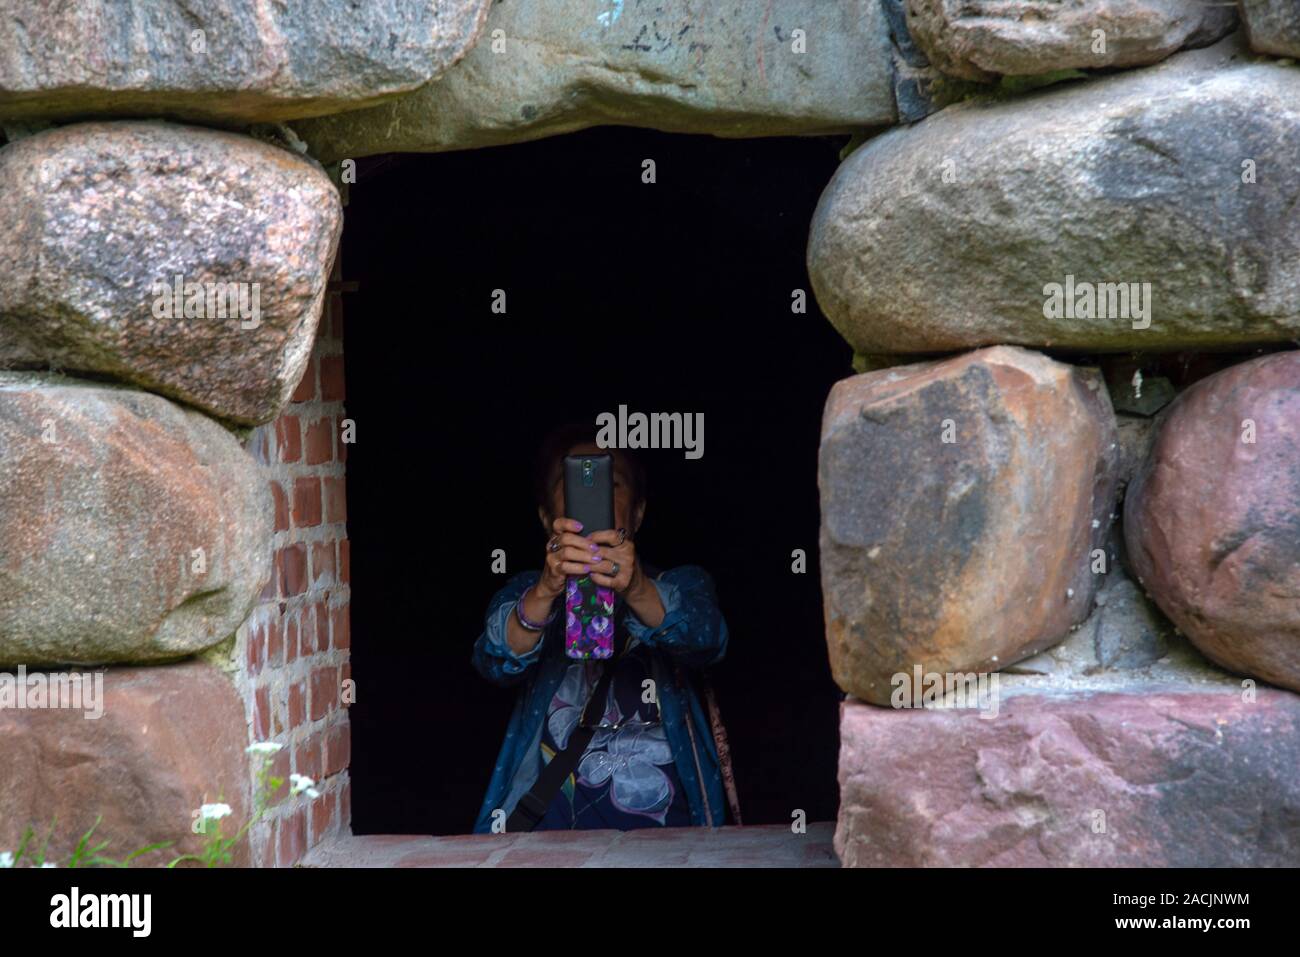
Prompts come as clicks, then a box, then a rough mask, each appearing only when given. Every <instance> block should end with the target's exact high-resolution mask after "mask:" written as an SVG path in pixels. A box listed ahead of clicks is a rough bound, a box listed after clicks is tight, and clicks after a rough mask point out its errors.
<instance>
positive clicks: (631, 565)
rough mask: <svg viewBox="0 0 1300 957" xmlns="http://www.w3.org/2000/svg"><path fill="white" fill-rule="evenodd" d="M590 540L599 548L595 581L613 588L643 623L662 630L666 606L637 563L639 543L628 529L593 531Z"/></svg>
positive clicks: (593, 576)
mask: <svg viewBox="0 0 1300 957" xmlns="http://www.w3.org/2000/svg"><path fill="white" fill-rule="evenodd" d="M590 540H591V541H592V542H594V543H595V544H596V545H597V546H598V549H599V550H598V551H597V552H596V553H595V554H596V556H597V561H596V564H595V565H593V566H592V569H591V580H592V581H594V582H595V583H596V584H597V585H600V586H602V587H604V588H612V589H614V591H616V592H617V593H618V594H620V595H622V596H623V600H624V601H626V602H627V603H628V606H629V607H630V608H631V609H632V611H633V612H634V613H635V614H636V616H637V617H638V618H640V619H641V621H642V622H643V623H644V624H646V625H648V626H649V627H651V628H658V627H659V624H660V623H661V622H662V621H663V619H664V605H663V601H662V599H660V597H659V591H658V589H656V588H655V587H654V585H653V584H651V582H650V579H648V578H646V576H645V574H644V573H643V572H642V571H641V565H640V563H638V562H637V560H636V543H635V542H633V541H632V539H631V537H630V536H629V535H628V534H627V529H623V528H620V529H618V530H617V531H614V530H613V529H604V530H602V531H598V532H592V533H591V538H590Z"/></svg>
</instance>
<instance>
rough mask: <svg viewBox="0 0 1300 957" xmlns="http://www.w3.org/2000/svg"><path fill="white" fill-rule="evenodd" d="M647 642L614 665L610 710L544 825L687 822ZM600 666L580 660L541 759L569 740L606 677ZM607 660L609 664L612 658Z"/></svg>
mask: <svg viewBox="0 0 1300 957" xmlns="http://www.w3.org/2000/svg"><path fill="white" fill-rule="evenodd" d="M646 656H647V649H646V648H645V646H643V645H635V646H634V647H631V648H629V649H628V651H627V653H626V654H624V655H623V657H622V658H620V659H619V660H618V661H617V663H616V664H615V665H613V667H614V668H615V671H614V677H613V679H612V680H611V681H610V687H609V693H608V697H607V698H606V706H605V712H604V715H603V716H602V718H601V724H602V725H607V726H608V727H606V728H599V729H597V730H596V732H595V733H594V734H593V735H592V736H591V741H590V742H588V744H587V747H586V750H584V751H583V754H582V758H581V759H580V760H579V761H578V767H577V769H576V770H575V771H574V773H573V774H571V775H569V777H568V779H567V780H566V781H565V783H564V785H563V787H561V789H560V792H559V793H558V794H557V795H556V796H555V798H554V800H553V801H552V803H551V806H550V808H549V809H548V810H547V812H546V815H545V816H544V817H543V818H542V820H541V821H539V822H538V824H537V828H536V829H537V830H539V831H540V830H551V829H556V828H613V829H616V830H631V829H633V828H638V827H654V826H661V827H687V826H689V825H690V823H691V809H690V805H689V803H688V802H687V800H686V795H685V793H684V792H683V790H682V782H681V779H680V778H679V777H678V776H677V769H676V767H675V766H674V764H673V751H672V747H671V746H670V745H669V744H668V736H667V734H666V733H665V731H664V727H663V724H662V722H661V721H660V717H659V705H658V703H657V702H656V701H653V700H651V701H643V700H642V699H643V698H646V697H651V698H653V695H651V694H649V693H648V692H647V691H646V690H645V688H646V686H645V685H644V682H645V681H646V680H647V679H649V678H650V670H651V669H650V664H649V661H648V660H647V657H646ZM601 667H602V666H601V665H595V664H589V663H587V662H585V661H575V662H573V663H572V664H571V665H569V668H568V671H567V672H565V676H564V680H563V681H562V682H560V687H559V688H557V689H556V691H555V695H554V696H553V697H552V698H551V710H550V714H549V715H548V717H547V720H546V724H545V726H544V727H543V730H542V741H541V749H542V762H543V764H547V763H550V760H551V758H553V757H554V756H555V755H556V754H558V753H559V752H560V751H562V750H563V749H564V748H565V747H566V746H567V745H568V743H569V736H570V735H571V734H572V733H573V729H574V728H576V727H577V726H578V720H579V718H580V717H581V716H582V706H583V703H584V702H586V700H587V698H588V697H589V696H590V694H591V689H592V688H594V687H595V685H596V682H597V681H599V680H600V668H601ZM604 667H609V666H608V665H606V666H604Z"/></svg>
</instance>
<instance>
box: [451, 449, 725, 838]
mask: <svg viewBox="0 0 1300 957" xmlns="http://www.w3.org/2000/svg"><path fill="white" fill-rule="evenodd" d="M594 434H595V429H594V427H592V428H587V427H584V426H569V427H566V428H564V429H561V430H560V431H558V432H556V433H554V434H553V435H552V436H551V437H550V438H549V439H548V440H547V441H546V442H545V443H544V444H543V447H542V451H541V454H540V456H539V458H538V464H537V471H536V474H535V480H536V490H537V501H538V509H537V512H538V517H539V518H540V519H541V522H542V527H543V528H544V529H545V530H546V533H547V534H548V535H549V536H550V537H549V538H548V539H547V542H546V547H545V551H544V552H543V565H542V570H541V571H540V572H537V571H529V572H522V573H520V574H518V575H515V576H514V577H513V578H511V579H510V580H509V581H508V582H507V583H506V585H505V587H503V588H502V589H501V590H500V591H498V592H497V593H496V595H494V596H493V598H492V601H491V603H490V604H489V606H488V611H487V618H486V621H485V624H484V630H483V634H481V635H479V637H478V640H477V641H476V642H475V644H474V666H475V668H477V669H478V671H479V673H480V674H482V675H483V677H485V678H486V679H487V680H489V681H491V682H492V683H494V684H497V685H501V686H511V685H522V687H521V689H520V693H519V697H518V699H517V701H516V703H515V708H514V713H513V714H512V715H511V718H510V724H509V726H508V728H507V730H506V737H505V741H504V742H503V743H502V745H501V751H500V754H498V756H497V762H496V767H495V770H494V771H493V774H492V780H491V782H490V783H489V785H488V790H487V794H486V795H485V796H484V798H483V805H482V807H481V808H480V810H479V814H478V819H477V821H476V822H475V825H474V831H475V833H489V832H492V831H501V830H507V831H516V830H530V829H531V830H549V829H557V828H580V829H585V828H616V829H619V830H628V829H632V828H639V827H682V826H689V825H705V826H718V825H721V824H723V823H724V819H725V801H724V792H723V785H722V778H721V775H720V772H719V765H718V754H717V749H716V747H715V746H714V742H713V737H712V735H711V733H710V730H709V722H708V720H707V718H706V716H705V714H704V711H703V709H702V708H701V707H700V703H699V701H698V699H697V697H696V695H695V692H694V690H693V689H692V687H691V684H690V681H689V679H688V677H687V675H688V673H689V671H690V670H691V669H698V668H704V667H706V666H708V665H713V664H716V663H717V662H719V661H721V660H722V658H723V657H724V655H725V654H726V650H727V626H726V623H725V622H724V621H723V619H722V614H721V612H720V611H719V609H718V604H717V598H716V595H715V593H714V588H713V582H712V579H710V577H709V575H708V574H707V573H706V572H705V571H704V570H703V569H702V568H699V567H696V566H692V565H684V566H681V567H679V568H673V569H669V570H668V571H665V572H662V573H658V572H657V570H656V569H654V568H652V567H651V566H649V565H647V564H646V563H645V562H644V561H643V560H642V559H641V557H640V556H639V555H638V554H637V550H636V543H635V538H636V533H637V531H638V530H639V529H640V527H641V522H642V519H643V518H644V517H645V507H646V501H645V474H644V472H643V470H642V469H641V467H640V465H639V463H637V462H636V460H635V459H634V458H633V457H632V456H630V455H629V454H627V453H626V452H624V451H622V450H613V449H609V450H607V449H601V448H600V447H599V446H597V445H596V443H595V442H594V441H593V440H592V439H593V438H594ZM606 451H607V452H610V453H611V454H612V455H613V457H614V516H615V522H614V524H615V526H616V527H615V528H614V529H583V528H581V527H580V526H579V525H578V523H577V522H575V521H573V520H571V519H568V518H566V517H565V516H564V482H563V465H564V457H565V456H566V455H573V454H583V453H588V454H590V453H599V452H606ZM587 574H590V576H591V578H592V580H593V581H595V583H596V584H597V585H600V586H603V587H605V588H612V589H613V590H614V592H615V594H616V596H617V600H616V606H615V614H614V619H615V622H616V625H615V642H614V647H615V649H616V657H615V658H612V659H607V660H605V661H596V660H575V659H571V658H569V657H568V656H567V655H566V654H565V652H564V638H565V627H566V621H565V617H566V612H565V609H564V589H565V582H566V579H568V578H576V577H580V576H582V575H587ZM624 645H625V646H626V647H625V648H624V650H623V652H622V653H621V654H618V653H617V649H619V648H621V647H623V646H624ZM607 669H608V671H609V677H608V679H607V680H606V687H607V693H606V696H605V700H604V702H603V705H604V707H603V709H602V708H601V707H600V703H598V702H595V701H592V703H591V706H590V707H588V708H586V711H585V714H586V716H587V719H588V720H587V721H586V722H582V721H581V718H582V717H583V714H584V706H586V705H587V703H588V699H589V698H592V697H593V695H594V692H595V690H596V689H597V688H598V686H599V685H600V683H601V680H600V679H601V676H602V674H603V673H604V672H605V671H606V670H607ZM580 724H581V725H584V726H585V728H584V730H581V731H579V730H577V729H578V728H579V725H580ZM587 728H589V729H591V730H586V729H587ZM587 735H590V740H589V741H588V742H587V743H586V744H585V746H584V747H582V748H581V749H579V747H578V745H582V739H583V738H584V737H585V736H587ZM571 738H572V739H573V741H574V743H575V747H574V748H573V749H571V750H570V751H569V752H568V753H567V754H564V758H562V760H561V762H560V764H557V765H556V769H555V770H553V772H552V775H551V776H555V773H556V771H562V769H563V768H564V767H565V766H567V765H568V764H569V763H571V762H574V761H576V765H575V766H574V769H573V771H572V773H570V774H568V775H566V776H564V777H563V779H562V784H560V783H559V782H558V781H557V782H556V784H554V785H552V786H551V788H549V789H548V788H547V787H546V782H545V780H544V781H543V783H542V785H541V786H539V787H537V788H535V786H537V785H538V779H539V776H541V775H542V772H543V769H544V768H545V767H547V766H548V765H549V764H550V762H551V761H552V759H554V758H555V757H556V755H557V754H562V753H564V752H565V749H566V747H567V746H568V745H569V743H570V739H571ZM579 755H580V757H579ZM530 792H531V793H530ZM539 792H540V793H539ZM494 822H497V823H496V826H495V827H494Z"/></svg>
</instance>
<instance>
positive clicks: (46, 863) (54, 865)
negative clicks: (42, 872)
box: [41, 861, 59, 867]
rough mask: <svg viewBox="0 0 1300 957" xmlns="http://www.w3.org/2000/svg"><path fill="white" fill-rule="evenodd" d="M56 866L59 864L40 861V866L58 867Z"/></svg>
mask: <svg viewBox="0 0 1300 957" xmlns="http://www.w3.org/2000/svg"><path fill="white" fill-rule="evenodd" d="M58 866H59V865H58V864H55V863H54V862H53V861H42V862H41V867H58Z"/></svg>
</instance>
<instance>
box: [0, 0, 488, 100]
mask: <svg viewBox="0 0 1300 957" xmlns="http://www.w3.org/2000/svg"><path fill="white" fill-rule="evenodd" d="M490 4H491V0H366V2H364V3H356V2H353V0H311V2H310V3H306V2H291V3H284V2H266V0H221V2H218V0H188V2H184V3H179V2H176V0H161V2H160V0H109V2H107V3H105V2H83V3H50V2H48V0H0V119H10V120H12V119H29V118H34V119H68V118H82V117H92V116H106V115H112V116H156V115H164V114H165V115H169V116H175V117H181V118H186V119H194V120H204V121H217V122H222V121H231V122H256V121H271V120H284V119H291V118H294V117H303V116H316V115H319V114H322V113H333V112H337V111H339V110H347V109H356V108H357V107H360V106H366V105H369V104H372V103H376V102H379V101H381V100H383V99H385V98H387V97H391V96H393V95H395V94H398V93H402V92H404V91H406V90H412V89H414V88H416V87H418V86H420V85H421V84H423V83H426V82H428V81H429V80H431V79H433V78H434V77H436V76H438V75H439V74H440V73H441V72H442V71H443V70H445V69H447V67H449V66H451V65H452V64H453V63H455V62H456V61H457V60H459V59H460V58H461V57H462V56H464V55H465V52H466V51H467V50H468V49H469V48H470V47H471V46H472V45H473V43H474V40H475V39H476V38H477V36H478V33H479V30H480V29H482V26H483V22H484V20H485V18H486V16H487V10H488V7H489V6H490Z"/></svg>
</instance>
